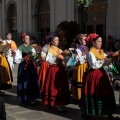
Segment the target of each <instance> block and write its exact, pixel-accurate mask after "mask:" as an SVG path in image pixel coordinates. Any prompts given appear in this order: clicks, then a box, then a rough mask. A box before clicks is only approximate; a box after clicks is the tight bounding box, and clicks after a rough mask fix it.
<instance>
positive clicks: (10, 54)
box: [3, 33, 17, 70]
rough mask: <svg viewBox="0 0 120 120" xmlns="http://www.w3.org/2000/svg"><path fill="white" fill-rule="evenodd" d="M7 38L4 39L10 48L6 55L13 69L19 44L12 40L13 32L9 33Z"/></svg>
mask: <svg viewBox="0 0 120 120" xmlns="http://www.w3.org/2000/svg"><path fill="white" fill-rule="evenodd" d="M6 38H7V39H6V40H4V41H3V42H6V43H7V44H8V45H9V46H10V49H9V50H8V51H7V52H6V57H7V60H8V62H9V65H10V68H11V70H12V68H13V66H14V64H13V61H14V56H15V52H16V50H17V46H16V43H15V42H14V41H13V40H12V34H11V33H7V34H6Z"/></svg>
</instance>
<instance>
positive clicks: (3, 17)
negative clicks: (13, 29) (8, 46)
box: [1, 0, 6, 35]
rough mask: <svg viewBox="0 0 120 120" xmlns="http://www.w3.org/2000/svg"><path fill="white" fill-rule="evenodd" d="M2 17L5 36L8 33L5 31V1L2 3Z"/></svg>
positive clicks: (2, 28) (2, 32) (2, 30)
mask: <svg viewBox="0 0 120 120" xmlns="http://www.w3.org/2000/svg"><path fill="white" fill-rule="evenodd" d="M1 16H2V21H1V23H2V26H1V34H4V35H5V33H6V31H5V1H4V0H3V1H2V13H1Z"/></svg>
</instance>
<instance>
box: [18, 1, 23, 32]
mask: <svg viewBox="0 0 120 120" xmlns="http://www.w3.org/2000/svg"><path fill="white" fill-rule="evenodd" d="M22 26H23V21H22V0H18V1H17V33H22V32H23V28H22Z"/></svg>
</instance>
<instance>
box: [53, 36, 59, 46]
mask: <svg viewBox="0 0 120 120" xmlns="http://www.w3.org/2000/svg"><path fill="white" fill-rule="evenodd" d="M52 45H54V46H58V45H59V38H58V37H54V39H53V41H52Z"/></svg>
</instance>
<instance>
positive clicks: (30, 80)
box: [15, 35, 39, 104]
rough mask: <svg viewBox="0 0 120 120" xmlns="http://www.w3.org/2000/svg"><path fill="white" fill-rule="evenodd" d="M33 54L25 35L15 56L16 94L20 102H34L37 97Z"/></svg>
mask: <svg viewBox="0 0 120 120" xmlns="http://www.w3.org/2000/svg"><path fill="white" fill-rule="evenodd" d="M35 54H36V52H35V49H34V48H33V47H32V46H31V45H30V37H29V35H25V36H24V43H23V44H22V45H21V46H20V47H19V48H18V50H17V51H16V56H15V62H16V63H20V64H19V67H18V80H17V96H18V100H19V101H20V102H28V103H30V104H35V99H37V98H38V97H39V86H38V77H37V69H36V67H35V65H34V63H33V61H32V57H33V56H34V55H35Z"/></svg>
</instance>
